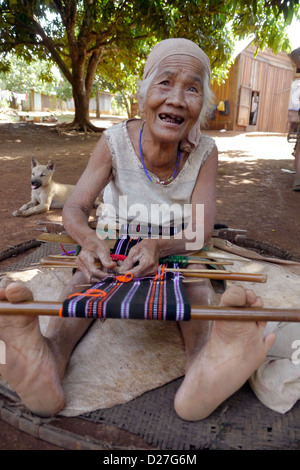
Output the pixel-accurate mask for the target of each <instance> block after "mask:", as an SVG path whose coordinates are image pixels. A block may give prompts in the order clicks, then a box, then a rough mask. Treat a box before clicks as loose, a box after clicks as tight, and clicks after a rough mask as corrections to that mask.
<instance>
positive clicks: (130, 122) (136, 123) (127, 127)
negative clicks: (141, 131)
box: [104, 119, 141, 135]
mask: <svg viewBox="0 0 300 470" xmlns="http://www.w3.org/2000/svg"><path fill="white" fill-rule="evenodd" d="M140 126H141V119H124V121H121V122H119V123H116V124H113V125H112V126H111V127H109V128H108V129H106V130H105V131H104V134H106V135H107V134H117V133H119V132H120V131H121V130H123V131H124V132H128V133H131V132H132V131H134V130H135V129H137V128H140Z"/></svg>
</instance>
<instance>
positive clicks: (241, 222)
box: [0, 118, 300, 449]
mask: <svg viewBox="0 0 300 470" xmlns="http://www.w3.org/2000/svg"><path fill="white" fill-rule="evenodd" d="M117 121H118V119H111V118H107V119H102V120H101V121H99V122H97V125H99V126H103V125H104V126H105V127H107V126H110V125H112V124H113V123H114V122H117ZM205 133H207V134H209V135H210V136H212V137H214V138H215V140H216V143H217V145H218V148H219V156H220V158H219V159H220V164H219V177H218V196H217V220H216V222H217V223H221V224H225V225H227V226H229V227H232V228H239V229H243V230H246V231H247V237H248V238H250V239H253V240H257V241H260V242H263V243H267V244H270V245H272V246H274V247H278V248H280V249H281V250H284V251H286V252H287V253H288V254H289V255H290V257H292V258H294V259H297V260H300V243H299V237H300V192H293V191H292V190H291V187H292V182H293V177H294V175H293V170H294V157H293V156H292V151H293V144H291V143H288V142H287V137H286V135H276V134H262V133H261V134H246V133H233V132H224V133H222V132H212V131H206V132H205ZM98 139H99V136H98V135H84V134H80V135H78V134H75V133H69V134H64V133H62V134H59V133H58V132H57V131H56V130H55V129H54V127H53V125H41V124H35V123H21V122H15V123H12V122H3V121H2V122H1V123H0V162H1V167H0V168H1V172H0V194H1V199H0V200H1V205H0V224H1V225H0V226H1V237H0V254H1V253H2V252H4V251H5V250H7V249H9V248H10V247H14V246H16V245H19V244H22V243H24V242H26V241H29V240H33V239H36V238H37V237H38V236H39V235H40V234H41V232H39V231H37V230H36V229H37V228H39V225H37V222H41V221H42V222H43V221H61V211H60V210H51V211H50V212H48V213H47V214H40V215H36V216H32V217H29V218H20V217H18V218H15V217H13V216H12V212H13V211H14V210H16V209H18V208H19V207H20V206H21V205H22V204H24V203H25V202H28V201H29V200H30V160H31V157H35V158H36V159H38V160H40V161H41V162H47V161H48V160H50V159H53V160H54V161H55V165H56V173H55V178H54V179H55V180H56V181H58V182H64V183H74V184H75V183H76V181H77V180H78V178H79V176H80V174H81V173H82V171H83V169H84V167H85V165H86V163H87V161H88V159H89V156H90V154H91V152H92V149H93V148H94V146H95V144H96V142H97V140H98ZM23 256H24V255H23ZM17 259H18V258H16V257H12V258H9V259H6V260H4V261H2V262H0V271H1V268H4V267H5V266H7V265H8V264H10V263H13V262H15V261H16V260H17ZM1 442H2V444H1V446H0V448H2V449H51V448H53V447H52V446H49V445H47V444H45V443H43V442H41V441H38V440H36V439H34V438H30V437H28V436H27V435H25V434H24V433H22V432H20V431H16V430H14V429H13V428H12V427H11V426H9V425H7V424H6V423H1Z"/></svg>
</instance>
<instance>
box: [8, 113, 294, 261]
mask: <svg viewBox="0 0 300 470" xmlns="http://www.w3.org/2000/svg"><path fill="white" fill-rule="evenodd" d="M117 121H118V119H105V120H101V121H100V122H98V123H97V124H98V125H99V126H103V125H104V126H106V127H107V126H109V125H111V124H112V123H114V122H117ZM206 133H207V134H209V135H211V136H212V137H214V138H215V140H216V143H217V145H218V148H219V160H220V163H219V177H218V197H217V219H216V222H217V223H222V224H226V225H227V226H229V227H233V228H239V229H243V230H247V237H248V238H250V239H254V240H259V241H261V242H264V243H268V244H271V245H273V246H276V247H279V248H280V249H282V250H285V251H287V252H288V253H289V254H290V255H291V256H294V257H300V243H298V241H299V235H300V217H299V214H300V192H295V191H292V190H291V187H292V182H293V173H292V172H293V170H294V157H293V156H292V151H293V144H292V143H288V142H287V138H286V135H278V134H262V133H261V134H245V133H233V132H226V133H222V132H212V131H206ZM98 139H99V136H98V135H84V134H80V135H78V134H75V133H69V134H58V133H57V132H56V131H55V130H54V128H53V125H41V124H33V123H1V124H0V162H1V172H0V191H1V206H0V223H1V238H0V253H1V252H2V251H4V250H7V249H8V248H9V247H11V246H15V245H18V244H20V243H23V242H26V241H28V240H32V239H35V238H36V237H37V236H39V235H40V233H41V232H39V231H37V230H36V229H37V228H39V226H38V225H37V222H41V221H42V222H43V221H61V211H60V210H51V211H50V212H48V213H47V214H39V215H35V216H31V217H29V218H21V217H17V218H16V217H13V216H12V212H13V211H14V210H15V209H18V208H19V207H20V206H21V205H22V204H24V203H25V202H28V201H29V200H30V171H31V170H30V161H31V157H35V158H36V159H38V160H39V161H41V162H47V161H48V160H49V159H53V160H54V161H55V165H56V171H55V178H54V179H55V180H56V181H58V182H64V183H72V184H75V183H76V181H77V180H78V178H79V176H80V174H81V173H82V171H83V169H84V168H85V165H86V163H87V161H88V159H89V156H90V154H91V152H92V149H93V148H94V146H95V144H96V142H97V140H98ZM2 266H3V264H2Z"/></svg>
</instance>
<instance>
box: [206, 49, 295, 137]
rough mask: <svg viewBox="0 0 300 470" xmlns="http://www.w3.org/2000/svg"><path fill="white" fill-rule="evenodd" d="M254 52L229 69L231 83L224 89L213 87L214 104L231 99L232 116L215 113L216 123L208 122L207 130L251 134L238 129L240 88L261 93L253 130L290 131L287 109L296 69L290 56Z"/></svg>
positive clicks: (238, 58)
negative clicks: (237, 131) (255, 53)
mask: <svg viewBox="0 0 300 470" xmlns="http://www.w3.org/2000/svg"><path fill="white" fill-rule="evenodd" d="M254 51H255V49H254V48H247V49H245V50H244V51H243V52H242V53H241V54H240V55H239V56H238V57H237V59H236V61H235V63H234V64H233V66H232V67H231V69H230V72H229V76H228V79H227V80H226V81H225V82H224V83H223V84H221V85H217V84H216V83H215V84H213V85H212V90H213V92H214V94H215V102H216V103H218V102H219V101H220V100H224V99H228V100H229V106H230V115H229V116H220V115H219V113H218V112H217V113H216V118H215V120H213V121H212V120H210V121H208V129H222V128H225V129H227V130H240V131H245V130H250V129H247V128H245V127H243V126H238V125H237V112H238V106H239V92H240V86H241V85H246V86H249V87H251V88H252V89H253V91H258V92H259V98H260V100H259V110H258V117H257V125H256V126H255V128H254V127H253V128H252V126H251V130H256V131H258V132H279V133H282V132H283V133H284V132H287V130H288V106H289V97H290V89H291V84H292V81H293V75H294V67H293V65H292V62H291V59H290V57H289V56H288V54H285V53H278V54H277V55H275V54H274V53H273V52H271V51H270V50H266V51H264V52H260V53H258V55H257V56H256V58H254Z"/></svg>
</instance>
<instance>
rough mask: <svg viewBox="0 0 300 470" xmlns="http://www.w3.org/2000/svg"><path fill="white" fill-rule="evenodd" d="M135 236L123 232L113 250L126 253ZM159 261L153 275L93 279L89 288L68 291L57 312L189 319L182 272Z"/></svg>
mask: <svg viewBox="0 0 300 470" xmlns="http://www.w3.org/2000/svg"><path fill="white" fill-rule="evenodd" d="M140 240H141V239H140V238H139V237H130V236H124V237H122V238H121V239H118V240H117V241H116V243H115V246H114V249H113V250H112V253H113V254H118V255H120V254H121V255H125V256H127V255H128V253H129V250H130V248H131V247H132V246H134V245H135V244H136V243H139V241H140ZM164 268H165V265H160V266H159V269H158V271H157V274H156V275H155V276H153V277H146V278H139V279H132V278H131V277H130V274H129V273H127V275H125V276H116V277H111V276H108V277H107V278H105V279H103V280H101V281H99V282H97V283H96V284H94V285H93V286H92V287H91V288H90V289H87V290H86V291H84V292H81V293H75V294H72V295H71V296H70V297H69V298H68V299H66V300H65V301H64V303H63V306H62V308H61V311H60V315H61V316H63V317H83V318H102V319H105V318H124V319H125V318H128V319H129V318H131V319H149V320H171V321H187V320H190V314H191V308H190V304H189V301H188V299H187V296H186V293H185V290H184V286H183V283H182V275H181V274H180V273H172V272H165V271H164Z"/></svg>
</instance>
